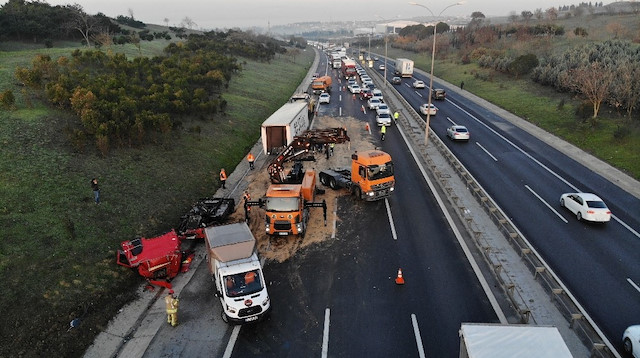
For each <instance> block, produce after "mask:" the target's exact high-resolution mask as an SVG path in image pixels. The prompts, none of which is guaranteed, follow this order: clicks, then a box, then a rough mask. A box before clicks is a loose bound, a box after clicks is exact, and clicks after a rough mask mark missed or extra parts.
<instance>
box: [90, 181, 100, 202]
mask: <svg viewBox="0 0 640 358" xmlns="http://www.w3.org/2000/svg"><path fill="white" fill-rule="evenodd" d="M91 190H93V198H94V199H95V201H96V204H100V187H99V186H98V179H96V178H93V179H91Z"/></svg>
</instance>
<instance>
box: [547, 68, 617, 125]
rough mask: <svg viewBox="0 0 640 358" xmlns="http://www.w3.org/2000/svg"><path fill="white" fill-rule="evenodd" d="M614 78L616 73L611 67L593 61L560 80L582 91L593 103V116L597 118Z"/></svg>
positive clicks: (569, 72) (577, 90) (575, 89)
mask: <svg viewBox="0 0 640 358" xmlns="http://www.w3.org/2000/svg"><path fill="white" fill-rule="evenodd" d="M614 78H615V74H614V72H613V70H612V69H611V68H610V67H608V66H606V65H603V64H601V63H599V62H593V63H591V64H587V65H584V66H582V67H578V68H575V69H573V70H570V71H568V73H565V74H564V76H562V77H561V79H560V80H561V81H562V83H563V84H564V85H566V86H567V87H569V88H570V89H572V90H574V91H576V92H578V93H582V94H583V95H584V96H585V97H586V98H587V100H588V101H589V102H590V103H591V104H593V117H592V118H594V119H595V118H596V117H598V112H599V111H600V106H601V105H602V102H603V101H604V100H605V99H607V98H608V96H609V89H610V88H611V87H612V85H613V80H614Z"/></svg>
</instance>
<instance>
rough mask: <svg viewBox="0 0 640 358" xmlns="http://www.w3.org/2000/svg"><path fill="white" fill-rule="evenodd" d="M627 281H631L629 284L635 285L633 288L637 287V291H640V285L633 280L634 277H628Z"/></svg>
mask: <svg viewBox="0 0 640 358" xmlns="http://www.w3.org/2000/svg"><path fill="white" fill-rule="evenodd" d="M627 282H629V284H630V285H631V286H633V288H635V289H636V291H638V292H640V287H638V285H636V283H635V282H633V280H632V279H630V278H628V277H627Z"/></svg>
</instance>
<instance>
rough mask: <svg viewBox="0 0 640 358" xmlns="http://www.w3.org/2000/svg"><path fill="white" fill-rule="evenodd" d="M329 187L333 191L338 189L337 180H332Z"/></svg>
mask: <svg viewBox="0 0 640 358" xmlns="http://www.w3.org/2000/svg"><path fill="white" fill-rule="evenodd" d="M329 186H330V187H331V189H333V190H335V189H336V188H337V187H338V185H337V184H336V178H331V180H330V181H329Z"/></svg>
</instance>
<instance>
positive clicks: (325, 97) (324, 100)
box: [318, 92, 331, 103]
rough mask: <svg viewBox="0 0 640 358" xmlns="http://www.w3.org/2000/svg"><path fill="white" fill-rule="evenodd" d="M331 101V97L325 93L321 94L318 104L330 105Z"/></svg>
mask: <svg viewBox="0 0 640 358" xmlns="http://www.w3.org/2000/svg"><path fill="white" fill-rule="evenodd" d="M330 100H331V95H329V94H328V93H327V92H324V93H321V94H320V97H319V98H318V103H329V101H330Z"/></svg>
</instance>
